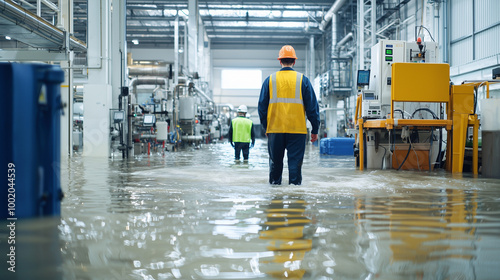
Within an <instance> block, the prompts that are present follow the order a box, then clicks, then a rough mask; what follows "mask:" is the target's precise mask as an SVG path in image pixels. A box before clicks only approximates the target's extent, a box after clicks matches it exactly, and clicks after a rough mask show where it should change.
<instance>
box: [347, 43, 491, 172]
mask: <svg viewBox="0 0 500 280" xmlns="http://www.w3.org/2000/svg"><path fill="white" fill-rule="evenodd" d="M408 45H409V46H406V45H405V43H404V42H403V43H401V42H399V41H387V42H384V41H382V42H381V43H379V44H377V45H376V47H374V48H372V57H376V56H377V55H378V54H379V53H382V58H380V55H379V58H378V59H373V58H372V63H375V64H376V65H375V67H373V66H372V79H373V80H374V81H373V84H375V86H373V87H372V86H371V84H370V90H366V91H363V90H360V94H359V95H358V98H357V103H356V113H355V124H356V128H357V130H358V134H357V138H356V146H357V149H356V151H357V153H355V155H356V157H357V161H356V162H357V163H356V164H357V166H359V168H360V170H363V169H364V168H365V167H367V168H378V169H385V168H394V169H418V170H432V169H433V167H434V166H435V165H439V164H440V163H441V162H443V161H444V160H443V159H444V158H446V160H445V163H446V164H445V166H446V169H447V170H449V171H452V172H453V173H456V172H462V171H463V163H464V154H465V144H466V140H467V131H468V127H473V133H472V138H473V162H472V171H473V173H474V174H477V173H478V129H479V119H478V116H477V114H476V112H475V106H476V103H477V96H476V95H475V90H476V89H477V88H478V87H481V86H486V87H487V98H489V82H487V81H479V82H474V83H465V84H461V85H452V84H451V83H450V74H449V72H450V67H449V65H448V64H443V63H422V62H424V61H418V62H419V63H415V62H416V61H413V62H395V61H394V60H395V58H398V60H400V61H412V55H413V54H414V53H415V52H411V51H410V52H409V51H408V49H410V50H411V49H412V45H410V44H408ZM405 46H406V47H405ZM432 46H433V48H435V47H434V46H435V43H433V44H432ZM381 50H382V51H381ZM420 50H421V51H422V50H423V54H420V56H418V57H424V58H425V50H426V48H425V47H423V48H420ZM388 54H390V56H388ZM384 56H385V59H384ZM393 57H394V58H393ZM378 64H381V65H382V66H379V65H378ZM374 68H375V69H378V70H375V71H373V69H374ZM389 91H390V98H389V97H388V95H389ZM365 92H369V93H370V100H368V101H367V100H365V96H368V95H366V94H365ZM372 96H374V98H373V97H372ZM363 106H370V108H374V109H377V110H380V111H382V114H380V116H379V114H378V111H377V114H376V117H373V116H372V115H370V112H371V111H370V108H369V109H368V110H367V109H366V108H363ZM372 106H373V107H372ZM408 111H409V112H408ZM444 134H446V139H447V140H446V147H444V143H445V141H444V140H445V139H444V138H445V136H444ZM444 148H445V149H444Z"/></svg>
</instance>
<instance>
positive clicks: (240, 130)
mask: <svg viewBox="0 0 500 280" xmlns="http://www.w3.org/2000/svg"><path fill="white" fill-rule="evenodd" d="M231 122H232V125H233V135H232V136H233V138H232V139H233V142H241V143H250V142H252V123H253V122H252V121H251V120H249V119H247V118H244V117H237V118H236V119H233V120H232V121H231Z"/></svg>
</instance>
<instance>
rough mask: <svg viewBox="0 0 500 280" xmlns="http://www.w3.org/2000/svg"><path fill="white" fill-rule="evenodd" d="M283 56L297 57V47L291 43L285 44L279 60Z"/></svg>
mask: <svg viewBox="0 0 500 280" xmlns="http://www.w3.org/2000/svg"><path fill="white" fill-rule="evenodd" d="M282 58H293V59H297V56H296V55H295V49H294V48H293V47H292V46H290V45H285V46H283V47H281V50H280V53H279V57H278V60H280V59H282Z"/></svg>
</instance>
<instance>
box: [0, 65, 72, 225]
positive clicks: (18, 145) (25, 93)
mask: <svg viewBox="0 0 500 280" xmlns="http://www.w3.org/2000/svg"><path fill="white" fill-rule="evenodd" d="M63 81H64V72H63V71H62V70H61V69H60V67H58V66H54V65H47V64H20V63H0V95H1V99H2V102H0V114H1V115H0V116H1V119H2V121H1V122H0V131H2V137H1V140H0V141H1V142H3V143H2V144H1V157H0V158H1V166H2V169H1V173H2V174H3V175H2V177H3V178H4V180H2V186H1V189H2V192H1V193H2V194H1V195H0V197H1V198H0V199H1V202H0V205H2V207H1V208H0V217H2V218H5V217H10V218H23V217H38V216H47V215H59V214H60V212H61V211H60V208H61V207H60V206H61V199H62V192H61V186H60V157H61V152H60V118H61V110H62V104H61V93H60V88H61V87H60V84H61V83H62V82H63ZM13 194H14V195H13Z"/></svg>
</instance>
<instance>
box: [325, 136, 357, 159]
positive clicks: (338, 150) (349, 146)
mask: <svg viewBox="0 0 500 280" xmlns="http://www.w3.org/2000/svg"><path fill="white" fill-rule="evenodd" d="M353 144H354V138H344V137H335V138H323V139H321V143H320V153H321V154H327V155H337V156H349V155H350V156H352V155H354V148H353Z"/></svg>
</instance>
